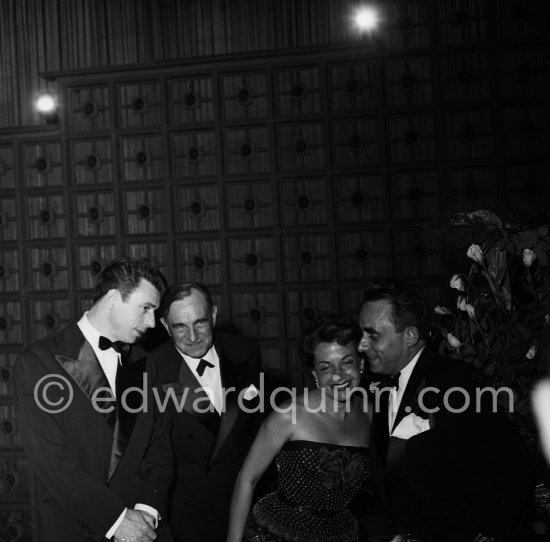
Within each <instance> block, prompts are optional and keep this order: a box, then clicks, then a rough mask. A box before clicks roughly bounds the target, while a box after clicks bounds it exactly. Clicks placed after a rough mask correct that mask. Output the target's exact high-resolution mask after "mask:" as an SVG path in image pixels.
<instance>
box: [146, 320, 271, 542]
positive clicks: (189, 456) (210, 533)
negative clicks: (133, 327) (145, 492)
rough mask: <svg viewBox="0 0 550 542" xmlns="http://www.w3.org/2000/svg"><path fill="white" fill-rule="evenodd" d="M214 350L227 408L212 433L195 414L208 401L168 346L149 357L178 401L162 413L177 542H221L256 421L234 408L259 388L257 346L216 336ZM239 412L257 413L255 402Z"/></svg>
mask: <svg viewBox="0 0 550 542" xmlns="http://www.w3.org/2000/svg"><path fill="white" fill-rule="evenodd" d="M214 347H215V349H216V352H217V353H218V357H219V360H220V371H221V379H222V388H223V389H224V390H225V394H226V408H225V411H224V412H223V413H222V415H221V417H220V418H219V428H218V429H217V430H216V428H215V427H214V429H212V426H211V419H210V418H209V417H208V415H204V414H200V413H199V412H197V410H199V409H200V410H202V409H204V408H205V405H206V404H208V403H209V400H208V398H207V396H206V393H205V392H204V391H203V390H202V388H201V387H200V384H199V382H198V380H197V378H196V377H195V374H194V372H192V371H191V370H190V369H189V367H188V365H187V364H186V363H185V361H184V359H183V358H182V356H181V354H180V353H179V352H178V351H177V349H176V347H175V346H174V344H173V342H172V341H167V342H166V343H164V344H162V345H160V346H159V347H158V348H156V349H155V350H154V351H153V352H152V355H153V357H154V358H155V361H156V363H157V366H158V372H159V382H160V383H161V384H162V388H163V389H164V390H165V391H166V392H168V393H173V394H174V395H173V396H172V397H176V398H177V399H178V405H176V402H175V401H174V400H172V399H170V401H169V402H168V404H169V409H168V411H167V412H169V415H170V416H171V418H172V424H171V427H172V429H171V435H172V444H173V448H174V455H175V460H176V479H175V483H174V486H173V488H172V493H171V505H170V509H171V515H170V518H169V521H170V527H171V529H172V532H173V535H174V539H175V540H176V541H177V542H180V541H184V542H194V541H200V542H224V541H225V537H226V535H227V523H228V515H229V504H230V500H231V494H232V492H233V487H234V484H235V480H236V478H237V475H238V473H239V470H240V468H241V465H242V463H243V460H244V458H245V457H246V454H247V453H248V449H249V446H250V444H251V442H252V439H253V437H254V433H255V431H256V429H257V427H258V424H259V421H260V420H261V415H260V414H259V412H246V411H245V410H243V409H241V408H239V405H238V403H237V397H238V394H239V393H240V392H241V390H244V389H246V388H248V387H249V386H250V385H251V384H253V385H254V386H255V387H256V388H258V389H259V388H260V382H259V371H260V352H259V347H258V343H257V342H256V341H255V340H254V339H252V338H249V337H244V336H242V335H238V334H232V333H226V332H222V331H219V330H215V334H214ZM232 387H234V388H235V389H234V391H231V388H232ZM179 403H181V405H180V404H179ZM197 405H198V408H195V407H196V406H197ZM243 406H244V407H245V408H246V409H248V410H251V411H253V410H257V407H258V406H259V398H258V397H257V398H255V399H252V400H250V401H246V400H244V401H243ZM214 416H217V414H215V415H214Z"/></svg>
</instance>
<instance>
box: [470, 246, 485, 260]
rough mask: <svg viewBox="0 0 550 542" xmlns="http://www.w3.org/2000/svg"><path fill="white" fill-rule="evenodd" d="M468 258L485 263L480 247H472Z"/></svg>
mask: <svg viewBox="0 0 550 542" xmlns="http://www.w3.org/2000/svg"><path fill="white" fill-rule="evenodd" d="M466 256H468V258H471V259H472V260H474V262H477V263H483V251H482V250H481V247H480V246H479V245H470V248H468V252H466Z"/></svg>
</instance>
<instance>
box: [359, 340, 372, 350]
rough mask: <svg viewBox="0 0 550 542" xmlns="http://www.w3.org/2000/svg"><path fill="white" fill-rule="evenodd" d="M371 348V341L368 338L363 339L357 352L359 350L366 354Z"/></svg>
mask: <svg viewBox="0 0 550 542" xmlns="http://www.w3.org/2000/svg"><path fill="white" fill-rule="evenodd" d="M369 348H370V341H369V339H368V337H363V338H362V339H361V340H360V341H359V345H358V346H357V350H359V352H366V351H367V350H368V349H369Z"/></svg>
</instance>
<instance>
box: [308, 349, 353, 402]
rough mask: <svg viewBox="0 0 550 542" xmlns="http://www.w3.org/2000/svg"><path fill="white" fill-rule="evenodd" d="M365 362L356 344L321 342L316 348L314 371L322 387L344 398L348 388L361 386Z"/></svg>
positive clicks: (329, 392)
mask: <svg viewBox="0 0 550 542" xmlns="http://www.w3.org/2000/svg"><path fill="white" fill-rule="evenodd" d="M363 363H364V362H363V360H361V358H360V357H359V353H358V352H357V349H356V346H355V345H354V344H347V345H345V346H342V345H341V344H338V343H336V342H334V343H321V344H319V345H318V346H317V348H315V352H314V366H313V370H312V372H313V376H314V377H315V379H316V380H317V385H318V386H319V388H320V389H324V390H326V393H327V395H328V396H331V397H336V398H337V399H339V400H344V399H346V390H351V389H353V388H355V387H357V386H359V383H360V381H361V372H362V371H363ZM348 393H349V392H348Z"/></svg>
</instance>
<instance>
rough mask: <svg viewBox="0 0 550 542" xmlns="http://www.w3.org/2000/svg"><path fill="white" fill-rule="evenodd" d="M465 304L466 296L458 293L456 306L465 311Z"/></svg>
mask: <svg viewBox="0 0 550 542" xmlns="http://www.w3.org/2000/svg"><path fill="white" fill-rule="evenodd" d="M467 304H468V303H466V298H465V297H464V296H463V295H459V296H458V299H457V300H456V308H457V309H460V310H461V311H465V310H466V305H467Z"/></svg>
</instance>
